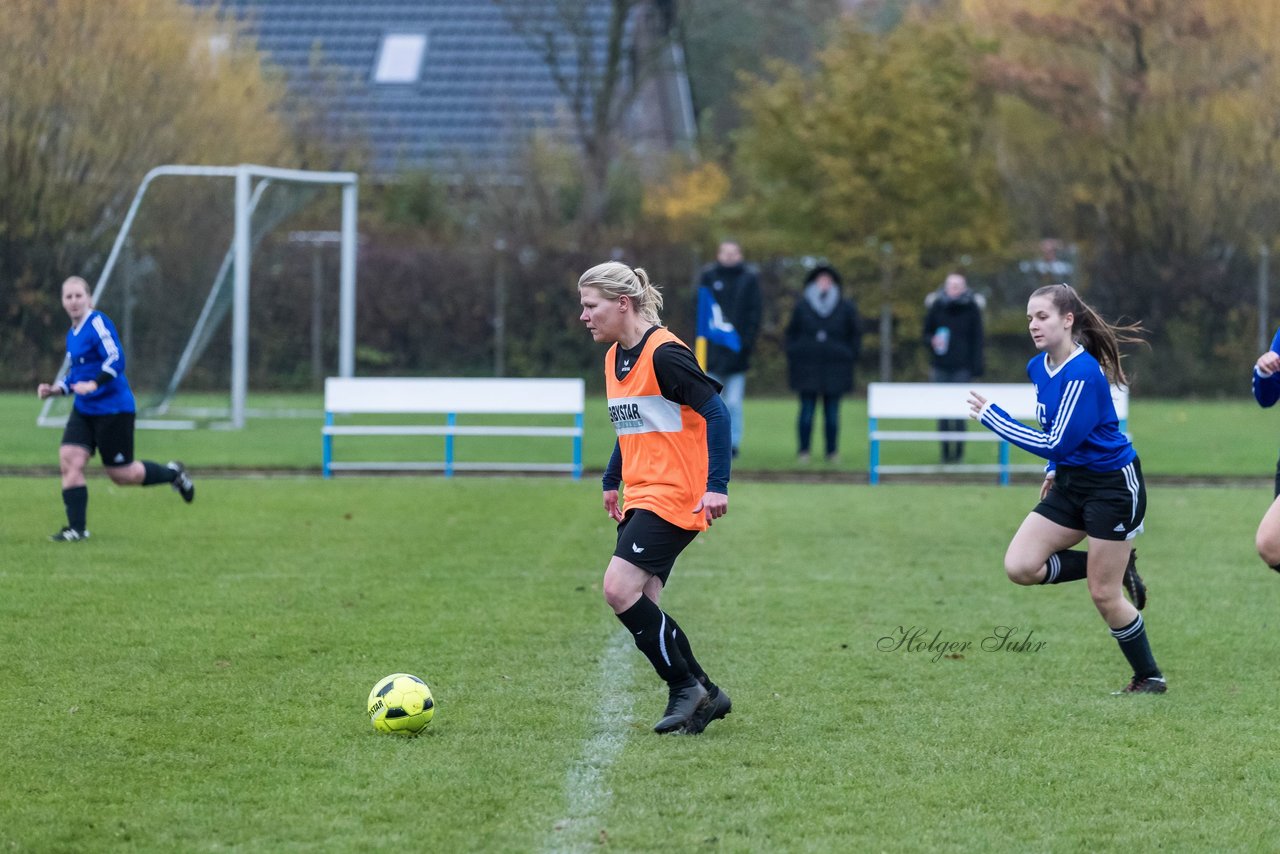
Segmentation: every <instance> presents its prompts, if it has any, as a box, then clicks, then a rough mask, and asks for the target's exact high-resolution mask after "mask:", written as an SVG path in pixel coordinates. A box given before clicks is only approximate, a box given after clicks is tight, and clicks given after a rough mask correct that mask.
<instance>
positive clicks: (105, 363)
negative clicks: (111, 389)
mask: <svg viewBox="0 0 1280 854" xmlns="http://www.w3.org/2000/svg"><path fill="white" fill-rule="evenodd" d="M90 325H92V326H93V329H94V331H95V332H97V333H98V339H97V341H96V342H95V344H96V346H97V350H98V357H99V358H100V359H102V365H101V367H99V368H98V375H97V376H96V377H94V378H93V380H92V382H95V383H97V384H98V385H97V387H98V388H102V387H103V386H104V385H106V384H107V383H109V382H111V381H112V380H114V379H115V378H116V377H118V376H119V375H120V372H121V371H122V370H124V349H123V348H122V347H121V346H120V341H119V340H118V339H117V338H116V336H115V333H114V331H113V330H111V329H108V328H107V324H106V323H105V322H103V320H102V316H101V315H98V314H95V315H94V316H93V319H92V320H91V321H90Z"/></svg>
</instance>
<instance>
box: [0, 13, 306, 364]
mask: <svg viewBox="0 0 1280 854" xmlns="http://www.w3.org/2000/svg"><path fill="white" fill-rule="evenodd" d="M0 89H2V90H3V91H4V93H5V97H4V98H3V99H2V100H0V150H2V151H3V152H4V157H3V161H2V162H0V325H3V326H4V328H5V334H4V335H3V336H0V359H3V360H4V362H5V364H6V365H7V366H9V367H10V370H9V373H10V375H11V376H14V375H17V376H22V377H24V378H34V377H35V376H36V375H40V376H44V375H45V374H48V373H49V371H50V363H51V361H52V359H51V358H50V356H49V355H48V354H49V353H50V351H51V350H52V351H53V352H55V353H56V348H57V343H56V342H55V341H54V340H53V336H54V334H55V333H54V330H59V329H61V328H62V326H63V324H64V322H65V317H63V316H62V315H61V310H60V308H59V302H58V291H57V285H58V283H59V282H60V281H61V280H62V279H63V278H64V277H66V276H67V275H70V274H72V273H79V274H82V275H86V276H88V277H89V278H90V279H92V277H93V275H94V273H95V267H97V266H98V265H100V264H101V263H102V261H103V260H104V255H105V249H106V247H107V246H108V245H109V243H110V240H111V239H112V238H113V237H114V232H115V229H116V228H117V227H118V226H119V224H120V221H121V218H122V217H123V215H124V211H125V207H126V206H127V204H128V201H129V199H130V197H131V195H132V194H133V192H134V190H135V189H136V187H137V185H138V182H139V181H140V180H141V178H142V176H143V175H144V174H145V173H146V172H147V170H149V169H150V168H152V167H154V166H156V165H159V164H162V163H170V162H185V163H220V164H225V163H236V162H242V161H261V162H268V163H272V164H275V165H293V159H294V154H293V151H294V149H293V146H292V145H291V143H290V140H289V135H288V133H287V131H286V128H285V127H284V125H283V124H282V122H281V121H280V120H279V118H278V117H277V115H276V113H275V107H276V105H277V103H278V101H279V99H280V96H281V93H282V89H281V88H280V87H279V86H278V85H277V84H276V83H275V82H272V81H270V80H268V79H267V78H266V77H265V76H264V74H263V72H262V70H261V68H260V66H259V63H258V60H257V58H256V56H255V55H254V54H253V53H252V52H248V51H242V50H240V49H239V48H238V47H237V46H236V45H235V44H234V43H233V42H232V41H231V37H230V35H229V34H228V33H226V32H224V31H223V30H222V29H221V28H220V27H219V26H218V24H217V23H216V21H215V20H214V19H213V17H212V16H211V15H210V14H208V13H201V12H198V11H196V10H193V9H192V8H190V7H188V6H186V5H184V4H182V3H179V2H176V0H116V2H112V3H100V2H94V0H10V2H9V3H7V4H6V8H5V15H3V16H0Z"/></svg>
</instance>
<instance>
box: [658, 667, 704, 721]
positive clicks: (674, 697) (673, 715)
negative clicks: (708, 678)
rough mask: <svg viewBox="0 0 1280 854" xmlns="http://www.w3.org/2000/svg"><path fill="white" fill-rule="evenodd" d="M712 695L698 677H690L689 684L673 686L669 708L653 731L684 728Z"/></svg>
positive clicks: (668, 702) (668, 700) (668, 703)
mask: <svg viewBox="0 0 1280 854" xmlns="http://www.w3.org/2000/svg"><path fill="white" fill-rule="evenodd" d="M710 696H711V695H710V694H708V693H707V689H706V688H703V687H702V683H701V682H698V680H696V679H690V680H689V684H688V685H686V686H682V687H679V688H677V687H675V686H674V685H673V686H671V694H670V697H669V698H668V699H667V710H666V712H664V713H663V715H662V720H660V721H658V722H657V723H656V724H654V725H653V731H654V732H662V733H666V732H675V731H676V730H678V729H683V728H684V725H685V724H687V723H688V722H689V720H690V719H691V718H692V717H693V715H694V713H695V712H697V711H698V709H699V708H700V707H701V706H702V705H703V704H705V703H706V702H707V699H708V698H709V697H710Z"/></svg>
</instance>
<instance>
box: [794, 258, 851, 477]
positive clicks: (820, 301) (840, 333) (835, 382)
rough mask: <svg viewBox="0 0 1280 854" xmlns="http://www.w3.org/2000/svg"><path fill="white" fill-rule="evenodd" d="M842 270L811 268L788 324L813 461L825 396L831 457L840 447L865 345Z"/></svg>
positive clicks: (805, 441)
mask: <svg viewBox="0 0 1280 854" xmlns="http://www.w3.org/2000/svg"><path fill="white" fill-rule="evenodd" d="M840 288H841V281H840V274H839V273H837V272H836V271H835V270H834V269H832V268H831V267H826V266H820V267H815V268H814V269H813V270H811V271H809V275H808V276H806V277H805V280H804V291H803V292H802V293H801V294H800V298H799V299H797V300H796V305H795V308H794V309H793V310H792V312H791V321H790V322H789V323H788V324H787V332H786V348H787V375H788V379H789V380H790V384H791V389H792V390H793V391H795V392H797V393H799V395H800V418H799V420H798V422H797V425H796V427H797V431H798V432H799V437H800V452H799V456H798V458H799V460H800V462H804V463H807V462H808V461H809V444H810V440H811V438H812V436H813V420H814V418H813V416H814V411H815V410H816V409H817V405H818V398H819V397H821V398H822V424H823V428H824V431H825V434H826V436H825V437H826V450H827V462H835V461H836V460H837V458H838V457H837V455H838V453H839V450H840V398H841V397H843V396H844V395H845V394H848V393H849V392H850V391H853V366H854V363H855V362H857V361H858V354H859V353H861V351H862V321H861V319H860V318H859V317H858V308H857V306H856V305H855V304H854V302H853V300H851V299H847V298H845V297H844V296H843V295H842V294H841V292H840Z"/></svg>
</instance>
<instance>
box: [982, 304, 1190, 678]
mask: <svg viewBox="0 0 1280 854" xmlns="http://www.w3.org/2000/svg"><path fill="white" fill-rule="evenodd" d="M1027 325H1028V328H1029V331H1030V332H1031V340H1032V341H1033V342H1034V343H1035V347H1036V349H1037V350H1039V351H1040V354H1039V355H1036V356H1033V357H1032V359H1031V361H1030V362H1028V363H1027V375H1028V377H1029V378H1030V379H1031V382H1032V383H1033V384H1034V385H1035V389H1036V410H1037V412H1038V413H1039V417H1038V419H1037V420H1038V421H1039V428H1040V429H1036V428H1033V427H1028V426H1027V425H1025V424H1023V423H1022V422H1020V421H1018V420H1016V419H1014V418H1012V417H1011V416H1010V415H1009V414H1008V413H1006V412H1005V411H1004V410H1002V409H1001V408H1000V407H999V406H996V405H995V403H994V402H992V401H988V400H987V399H986V398H984V397H983V396H982V395H980V394H978V393H977V392H975V391H970V392H969V408H970V410H971V417H973V418H975V419H977V420H978V422H979V423H981V424H982V426H984V427H986V428H988V429H989V430H991V432H993V433H995V434H996V435H997V436H999V437H1000V438H1001V439H1004V440H1005V441H1007V442H1010V443H1012V444H1014V445H1017V446H1018V447H1019V448H1022V449H1023V450H1025V451H1030V452H1031V453H1033V454H1035V455H1036V456H1039V457H1044V458H1045V459H1046V460H1048V461H1049V462H1048V465H1047V466H1046V467H1045V472H1046V474H1045V481H1044V483H1043V484H1042V485H1041V487H1040V503H1039V504H1037V505H1036V506H1035V508H1034V509H1033V510H1032V511H1031V512H1030V513H1028V514H1027V517H1026V518H1025V519H1023V520H1022V524H1021V525H1020V526H1019V527H1018V532H1017V533H1016V534H1014V536H1013V541H1012V542H1010V543H1009V548H1008V550H1007V551H1006V552H1005V556H1004V568H1005V572H1006V573H1007V574H1008V576H1009V580H1010V581H1012V582H1014V583H1015V584H1027V585H1030V584H1062V583H1064V582H1068V581H1079V580H1081V579H1085V582H1086V583H1087V584H1088V586H1089V595H1090V596H1091V597H1092V598H1093V604H1094V607H1096V608H1097V609H1098V613H1099V614H1101V615H1102V619H1103V620H1104V621H1105V622H1106V624H1107V626H1108V627H1109V628H1110V629H1111V636H1112V637H1114V638H1115V639H1116V642H1117V643H1119V644H1120V651H1121V652H1122V653H1124V657H1125V659H1126V660H1127V661H1128V662H1129V665H1130V666H1131V667H1132V668H1133V679H1132V680H1130V682H1129V684H1128V686H1127V687H1125V688H1124V689H1123V690H1121V691H1116V692H1115V693H1117V694H1163V693H1164V692H1165V690H1166V687H1167V686H1166V684H1165V678H1164V674H1163V673H1161V671H1160V668H1159V667H1157V666H1156V661H1155V658H1154V657H1153V656H1152V654H1151V646H1150V644H1149V643H1148V641H1147V629H1146V624H1145V623H1144V622H1143V620H1142V614H1140V613H1139V611H1141V610H1142V609H1143V608H1144V607H1145V606H1146V601H1147V588H1146V585H1145V584H1143V582H1142V579H1141V578H1140V577H1139V576H1138V569H1137V563H1136V557H1137V555H1136V552H1134V550H1133V542H1132V541H1133V538H1134V537H1136V536H1137V535H1138V534H1140V533H1142V525H1143V520H1144V517H1145V516H1146V512H1147V488H1146V485H1145V483H1144V481H1143V479H1142V464H1141V462H1139V460H1138V454H1137V452H1136V451H1134V449H1133V445H1132V444H1131V443H1130V442H1129V438H1128V437H1127V436H1125V434H1124V433H1122V432H1121V431H1120V419H1119V418H1118V417H1117V415H1116V407H1115V403H1114V402H1113V401H1112V399H1111V384H1112V383H1118V384H1120V385H1125V384H1127V383H1128V380H1127V379H1126V378H1125V375H1124V370H1123V369H1122V368H1121V366H1120V347H1119V345H1120V344H1121V343H1129V342H1140V341H1141V340H1142V339H1140V338H1137V337H1135V336H1136V335H1137V333H1139V332H1141V331H1142V329H1141V327H1140V326H1137V325H1132V326H1112V325H1110V324H1109V323H1107V322H1106V321H1105V320H1103V319H1102V318H1101V317H1099V316H1098V313H1097V312H1095V311H1094V310H1093V309H1092V308H1090V307H1089V306H1088V305H1086V304H1085V302H1084V301H1083V300H1082V299H1080V295H1079V294H1077V293H1076V291H1075V289H1074V288H1072V287H1071V286H1070V285H1049V286H1048V287H1044V288H1039V289H1038V290H1036V291H1034V292H1033V293H1032V294H1031V298H1030V299H1029V300H1028V301H1027ZM1085 539H1087V540H1088V549H1087V550H1086V551H1081V550H1079V549H1075V548H1073V546H1075V545H1077V544H1078V543H1079V542H1080V541H1081V540H1085ZM1122 591H1123V592H1122ZM1124 593H1128V594H1129V598H1130V599H1132V600H1133V602H1132V604H1130V603H1129V602H1126V601H1125V598H1124V595H1123V594H1124Z"/></svg>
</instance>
